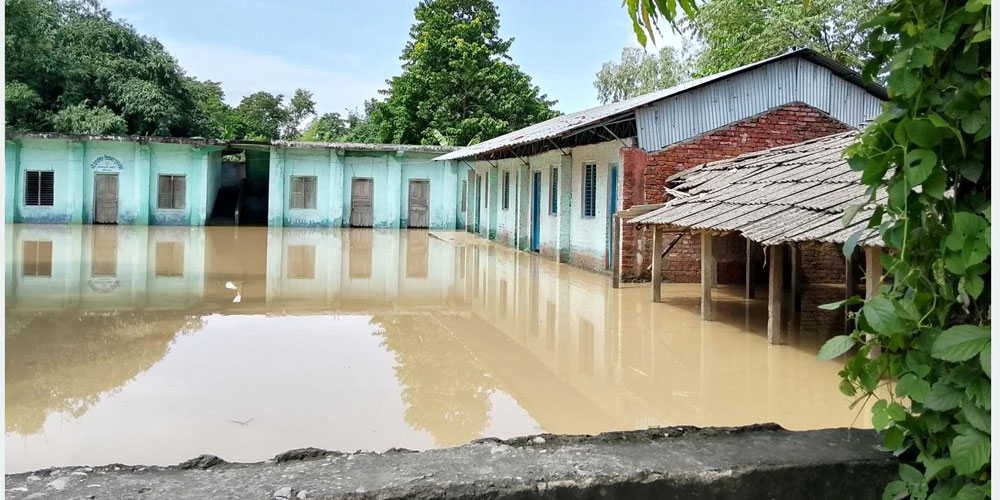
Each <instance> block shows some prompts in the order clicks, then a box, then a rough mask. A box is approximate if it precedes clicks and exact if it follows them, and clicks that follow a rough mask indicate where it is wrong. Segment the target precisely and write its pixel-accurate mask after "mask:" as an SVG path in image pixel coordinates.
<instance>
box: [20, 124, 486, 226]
mask: <svg viewBox="0 0 1000 500" xmlns="http://www.w3.org/2000/svg"><path fill="white" fill-rule="evenodd" d="M454 149H455V148H450V147H440V146H414V145H394V144H348V143H309V142H288V141H271V142H256V141H231V142H225V141H212V140H204V139H180V138H162V137H108V136H81V135H67V134H28V133H17V132H8V133H7V134H6V142H5V153H6V154H5V160H6V164H5V168H6V186H7V187H6V198H5V203H6V206H5V208H6V212H5V221H6V222H8V223H48V224H94V223H108V224H125V225H133V224H134V225H175V226H184V225H190V226H201V225H267V226H273V227H283V226H284V227H374V228H406V227H414V228H431V229H456V228H458V229H461V228H464V227H465V220H466V210H467V200H466V196H465V195H464V189H465V188H466V186H465V183H466V179H467V172H468V170H469V167H468V166H467V164H466V163H464V162H461V163H460V162H456V161H434V159H435V158H436V157H437V156H440V155H441V154H443V153H447V152H450V151H453V150H454ZM230 158H237V159H240V161H224V159H230Z"/></svg>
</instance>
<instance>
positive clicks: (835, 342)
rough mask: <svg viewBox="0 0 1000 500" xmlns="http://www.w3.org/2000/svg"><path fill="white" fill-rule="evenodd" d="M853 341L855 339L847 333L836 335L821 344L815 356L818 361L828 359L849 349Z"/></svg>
mask: <svg viewBox="0 0 1000 500" xmlns="http://www.w3.org/2000/svg"><path fill="white" fill-rule="evenodd" d="M855 343H856V342H855V340H854V339H852V338H851V337H849V336H847V335H837V336H836V337H833V338H831V339H830V340H827V341H826V343H825V344H823V347H822V348H821V349H820V350H819V355H818V356H817V357H818V358H819V360H820V361H829V360H831V359H834V358H836V357H838V356H840V355H842V354H844V353H845V352H847V351H850V350H851V348H852V347H854V344H855Z"/></svg>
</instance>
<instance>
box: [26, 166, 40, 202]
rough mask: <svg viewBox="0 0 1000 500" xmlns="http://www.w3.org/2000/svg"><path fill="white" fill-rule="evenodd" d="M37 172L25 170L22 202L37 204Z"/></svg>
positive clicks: (38, 179) (38, 181)
mask: <svg viewBox="0 0 1000 500" xmlns="http://www.w3.org/2000/svg"><path fill="white" fill-rule="evenodd" d="M39 177H40V176H39V172H26V173H25V180H24V204H25V205H38V201H39V200H38V190H39V183H40V178H39Z"/></svg>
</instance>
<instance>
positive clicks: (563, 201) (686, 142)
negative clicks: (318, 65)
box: [438, 49, 886, 282]
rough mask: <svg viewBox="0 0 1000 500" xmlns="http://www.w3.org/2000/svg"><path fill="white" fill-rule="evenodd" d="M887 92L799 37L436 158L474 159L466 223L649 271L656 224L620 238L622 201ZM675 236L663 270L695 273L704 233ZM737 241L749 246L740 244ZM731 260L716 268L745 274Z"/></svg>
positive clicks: (629, 274)
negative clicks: (781, 47) (801, 43)
mask: <svg viewBox="0 0 1000 500" xmlns="http://www.w3.org/2000/svg"><path fill="white" fill-rule="evenodd" d="M884 99H886V93H885V90H884V89H882V88H881V87H879V86H878V85H875V84H871V83H867V82H864V81H863V80H862V78H861V77H860V76H859V75H858V74H856V73H854V72H853V71H851V70H850V69H848V68H846V67H844V66H842V65H840V64H839V63H837V62H835V61H833V60H831V59H829V58H827V57H825V56H823V55H821V54H819V53H817V52H815V51H812V50H810V49H801V50H796V51H792V52H789V53H787V54H783V55H781V56H777V57H773V58H770V59H766V60H763V61H759V62H757V63H753V64H750V65H747V66H743V67H740V68H735V69H732V70H729V71H725V72H722V73H718V74H715V75H711V76H708V77H704V78H699V79H696V80H692V81H689V82H686V83H684V84H681V85H678V86H675V87H672V88H669V89H664V90H659V91H655V92H652V93H650V94H646V95H643V96H639V97H635V98H632V99H628V100H625V101H621V102H617V103H613V104H609V105H606V106H601V107H597V108H593V109H589V110H585V111H580V112H577V113H573V114H569V115H564V116H560V117H557V118H553V119H551V120H548V121H545V122H542V123H538V124H536V125H532V126H530V127H525V128H523V129H521V130H518V131H515V132H511V133H509V134H506V135H503V136H500V137H496V138H494V139H490V140H488V141H484V142H481V143H478V144H475V145H473V146H469V147H466V148H463V149H460V150H458V151H455V152H452V153H447V154H444V155H442V156H440V157H438V160H440V161H447V160H461V161H463V162H467V164H468V165H470V166H471V170H470V171H469V173H468V174H467V175H468V176H469V177H468V186H469V190H468V198H469V200H470V203H471V207H472V208H471V209H470V210H469V211H468V212H467V214H466V215H467V221H466V228H467V230H469V231H472V232H476V233H478V234H480V235H482V236H483V237H487V238H490V239H495V240H497V241H500V242H502V243H505V244H508V245H511V246H515V247H517V248H519V249H522V250H529V251H537V252H539V253H540V254H542V255H544V256H547V257H549V258H552V259H557V260H558V261H560V262H566V263H570V264H572V265H575V266H578V267H582V268H586V269H590V270H595V271H602V272H611V271H612V269H611V268H612V262H613V260H614V259H613V254H614V252H615V251H619V252H621V259H620V261H621V264H620V265H619V268H618V269H617V271H618V272H620V273H621V274H622V275H623V276H624V277H626V278H637V277H648V275H649V272H650V263H651V261H652V259H651V258H650V253H649V248H650V238H651V234H649V235H647V234H645V232H644V230H643V229H636V228H635V227H626V228H625V230H624V232H623V234H622V236H621V238H620V239H618V238H615V237H614V236H613V235H614V234H615V231H613V227H612V226H613V214H614V213H615V212H618V211H621V210H624V209H628V208H631V207H634V206H640V205H646V204H655V203H662V202H664V201H666V200H667V199H668V197H669V192H668V186H667V185H666V179H667V178H668V177H670V176H671V175H673V174H676V173H677V172H679V171H681V170H684V169H686V168H689V167H693V166H695V165H699V164H702V163H706V162H709V161H714V160H720V159H725V158H731V157H734V156H737V155H740V154H743V153H747V152H752V151H759V150H763V149H767V148H771V147H775V146H781V145H785V144H792V143H796V142H800V141H803V140H808V139H812V138H816V137H822V136H825V135H829V134H833V133H837V132H843V131H847V130H850V129H852V128H857V127H859V126H860V125H861V124H862V123H863V122H864V121H865V120H867V119H869V118H871V117H873V116H875V115H877V114H878V113H879V112H880V111H881V103H882V101H883V100H884ZM675 245H676V246H677V250H676V252H677V254H676V255H677V256H678V257H676V258H672V259H671V260H670V262H669V264H668V265H667V266H665V269H664V270H663V273H664V276H665V277H666V278H667V279H668V280H670V281H680V282H696V281H698V279H699V268H698V260H697V256H698V255H699V253H700V251H699V247H698V245H699V243H698V241H697V240H695V239H694V238H692V237H690V236H684V237H682V238H681V239H680V240H679V241H678V242H676V243H675ZM722 253H723V255H720V256H719V260H720V263H719V264H720V267H719V268H720V270H722V269H726V265H725V264H724V262H725V260H726V257H725V252H722ZM733 253H734V255H738V256H739V258H742V256H743V254H744V252H743V248H742V247H740V248H739V249H736V248H735V247H734V249H733ZM683 255H688V256H690V258H688V259H684V258H682V257H681V256H683ZM730 267H732V268H733V269H734V272H733V273H730V274H726V273H723V272H720V273H719V280H720V281H722V282H726V281H728V280H734V282H736V281H737V280H742V275H741V274H740V273H739V272H736V271H735V270H736V268H737V266H730ZM739 268H740V269H742V266H739Z"/></svg>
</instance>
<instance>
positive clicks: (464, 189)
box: [462, 181, 469, 212]
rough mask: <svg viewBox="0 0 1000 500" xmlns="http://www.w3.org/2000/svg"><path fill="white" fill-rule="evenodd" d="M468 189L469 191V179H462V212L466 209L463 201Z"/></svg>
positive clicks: (465, 199)
mask: <svg viewBox="0 0 1000 500" xmlns="http://www.w3.org/2000/svg"><path fill="white" fill-rule="evenodd" d="M468 191H469V181H462V211H463V212H464V211H465V210H466V207H465V202H466V201H467V198H466V196H467V195H468Z"/></svg>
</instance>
